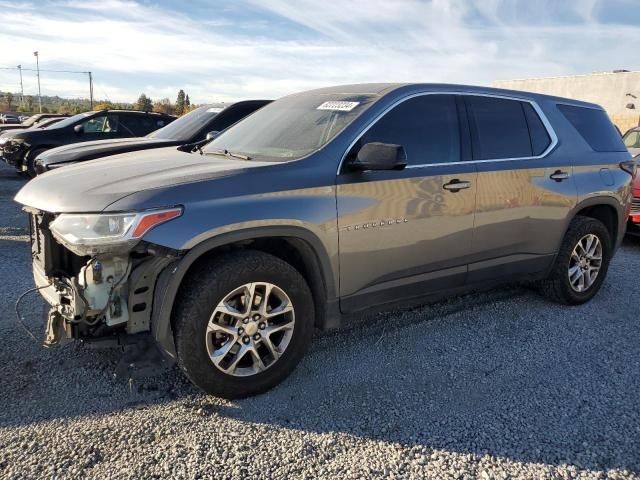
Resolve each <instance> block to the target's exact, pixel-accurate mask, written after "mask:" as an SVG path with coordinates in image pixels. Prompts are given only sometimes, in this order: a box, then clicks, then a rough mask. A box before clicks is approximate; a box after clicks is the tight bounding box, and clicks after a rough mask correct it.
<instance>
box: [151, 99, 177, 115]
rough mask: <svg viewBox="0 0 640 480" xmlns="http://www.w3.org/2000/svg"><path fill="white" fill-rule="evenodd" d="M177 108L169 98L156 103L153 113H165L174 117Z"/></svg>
mask: <svg viewBox="0 0 640 480" xmlns="http://www.w3.org/2000/svg"><path fill="white" fill-rule="evenodd" d="M175 110H176V107H175V106H174V105H173V103H171V100H169V99H168V98H163V99H162V100H160V101H158V102H155V103H154V104H153V111H154V112H158V113H164V114H166V115H173V114H174V113H175Z"/></svg>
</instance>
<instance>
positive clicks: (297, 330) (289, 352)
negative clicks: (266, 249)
mask: <svg viewBox="0 0 640 480" xmlns="http://www.w3.org/2000/svg"><path fill="white" fill-rule="evenodd" d="M259 282H265V285H266V284H272V285H273V286H274V288H273V290H272V292H276V291H278V292H279V293H284V295H285V296H287V297H288V300H290V301H289V304H290V305H292V306H293V310H292V315H293V317H291V316H289V317H287V318H289V319H290V318H294V321H293V328H292V330H291V332H289V331H288V330H287V333H286V334H283V335H282V339H283V340H281V342H283V341H284V338H285V337H286V336H287V335H288V344H287V345H286V346H285V347H284V350H283V351H281V352H278V356H279V358H277V359H274V358H275V357H276V355H275V354H274V355H273V356H271V355H270V353H268V354H267V355H266V356H265V357H264V358H265V361H264V362H262V360H261V362H262V365H260V367H264V365H268V366H267V367H266V369H263V370H261V371H258V372H257V373H253V374H250V375H248V376H236V375H239V373H238V372H240V371H245V370H247V369H250V368H253V367H245V368H240V367H237V368H236V370H235V374H230V373H225V371H223V370H222V369H221V367H219V366H216V365H215V364H214V362H213V360H212V358H217V359H222V360H219V362H220V364H221V365H225V364H232V363H233V361H232V360H235V359H237V358H238V357H240V352H241V350H240V349H241V348H242V343H243V342H244V341H246V340H247V338H246V337H247V336H248V335H246V333H247V332H250V335H251V336H252V339H253V338H255V333H253V332H254V330H250V327H252V328H253V329H255V328H257V325H259V324H258V323H257V322H253V320H251V322H250V323H249V324H245V325H243V324H242V322H245V321H246V320H247V319H246V318H244V319H243V318H238V319H236V318H234V317H231V316H224V314H222V316H219V317H216V316H217V315H218V314H219V309H220V305H222V303H221V302H222V301H223V300H225V299H227V298H229V295H230V292H234V291H236V290H237V289H239V288H240V287H242V286H245V285H247V284H253V285H256V284H257V285H258V286H255V291H256V292H258V290H259V289H260V288H262V287H261V286H260V283H259ZM243 291H245V290H243ZM264 297H267V298H268V299H269V298H270V297H269V295H264ZM264 297H263V298H264ZM234 298H236V297H234ZM242 298H243V299H244V298H247V296H245V297H242ZM253 298H254V299H258V298H259V297H256V296H255V295H254V297H253ZM277 300H278V301H279V299H277ZM261 302H262V299H260V303H261ZM285 303H286V302H283V303H282V305H284V304H285ZM225 305H226V304H225ZM237 305H239V306H238V310H244V307H243V306H242V305H240V304H237ZM252 308H253V307H252ZM234 311H235V310H234ZM265 311H266V310H265ZM273 311H276V309H275V308H273V309H272V310H271V312H273ZM254 313H255V312H254ZM253 315H254V314H251V315H249V317H252V318H256V317H255V316H253ZM286 315H290V314H289V313H287V314H286ZM243 316H244V315H243ZM256 316H257V314H256ZM284 316H285V314H282V315H280V317H279V320H273V319H270V320H269V323H268V326H266V327H265V325H266V323H265V322H262V325H261V326H260V328H266V330H263V331H262V333H263V335H264V338H262V339H261V340H259V341H256V342H253V341H252V339H250V341H251V344H250V345H245V346H246V347H247V348H248V347H255V350H254V352H258V351H260V352H261V353H264V352H265V351H267V350H268V349H267V347H266V345H267V342H269V345H271V343H270V342H271V339H272V338H273V336H268V335H267V333H266V332H267V331H268V329H269V328H274V327H273V326H272V325H273V323H271V322H272V321H282V322H284V323H286V322H288V321H289V320H287V319H284V320H282V318H284ZM211 318H223V319H224V320H221V321H220V322H221V323H222V322H226V321H227V320H226V319H227V318H228V319H229V322H230V323H231V322H237V323H236V324H235V326H234V327H230V326H226V327H227V328H229V329H232V330H233V331H234V332H237V331H238V330H237V328H238V327H246V328H247V332H245V335H244V336H241V335H239V336H238V337H237V341H236V342H235V345H234V346H233V347H231V352H230V353H229V354H226V355H218V356H214V355H213V354H212V355H211V356H210V353H209V352H210V351H211V350H210V349H214V348H215V345H214V342H216V341H220V338H219V337H218V338H216V337H215V335H220V336H221V337H222V338H223V339H224V338H227V340H226V341H229V342H232V341H234V338H233V337H230V336H228V335H225V333H219V332H218V333H214V334H211V333H207V332H208V328H209V327H210V326H211V324H210V319H211ZM265 318H266V315H265ZM251 324H253V325H251ZM276 326H277V325H276ZM313 326H314V304H313V297H312V295H311V291H310V290H309V287H308V285H307V283H306V281H305V280H304V278H303V277H302V275H301V274H300V273H299V272H298V271H297V270H296V269H295V268H293V267H292V266H291V265H289V264H288V263H286V262H284V261H283V260H281V259H279V258H277V257H275V256H273V255H269V254H267V253H263V252H258V251H253V250H243V251H237V252H233V253H229V254H225V255H223V256H220V257H217V258H213V259H211V260H209V261H207V262H204V263H202V264H201V265H198V266H197V268H196V269H195V271H193V272H190V273H189V276H188V278H187V279H186V280H185V282H184V284H183V286H182V287H181V288H180V291H179V293H178V298H177V299H176V307H175V309H174V312H173V327H174V336H175V344H176V352H177V357H178V365H179V367H180V368H181V369H182V371H183V372H184V373H185V375H186V376H187V377H188V378H189V379H190V380H191V381H192V382H193V383H194V384H195V385H196V386H198V387H200V388H201V389H202V390H204V391H205V392H207V393H209V394H213V395H217V396H220V397H224V398H228V399H233V398H242V397H247V396H251V395H256V394H259V393H262V392H265V391H267V390H269V389H271V388H273V387H274V386H275V385H277V384H278V383H280V382H281V381H283V380H284V379H285V378H286V377H287V376H288V375H289V374H290V373H291V372H292V371H293V370H294V368H295V367H296V365H297V364H298V362H299V361H300V359H301V358H302V356H303V355H304V353H305V351H306V349H307V346H308V345H309V342H310V341H311V337H312V334H313ZM256 333H260V331H257V332H256ZM234 335H235V334H234ZM272 335H276V336H277V335H278V334H277V333H274V334H272ZM226 341H225V342H224V343H223V345H222V347H220V350H215V351H221V350H223V349H224V348H226V347H225V345H228V344H227V343H226ZM236 345H237V346H236ZM281 345H282V343H281ZM234 348H238V353H236V354H233V350H234ZM268 351H269V352H272V351H273V350H268ZM227 358H229V360H226V359H227ZM254 358H255V357H254V356H253V353H252V352H249V359H247V358H246V355H245V357H244V358H243V359H242V361H241V362H240V363H239V365H244V364H246V363H247V362H254ZM267 359H268V360H269V361H271V359H274V360H273V361H272V363H268V364H267V363H266V360H267ZM254 366H255V362H254ZM231 371H232V369H230V370H229V372H231Z"/></svg>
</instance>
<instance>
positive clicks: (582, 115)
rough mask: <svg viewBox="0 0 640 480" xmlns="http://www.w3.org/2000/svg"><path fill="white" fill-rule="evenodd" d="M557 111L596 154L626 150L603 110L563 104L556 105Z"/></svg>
mask: <svg viewBox="0 0 640 480" xmlns="http://www.w3.org/2000/svg"><path fill="white" fill-rule="evenodd" d="M558 109H559V110H560V111H561V112H562V114H563V115H564V116H565V118H566V119H567V120H569V123H571V125H573V127H574V128H575V129H576V130H577V131H578V133H579V134H580V136H581V137H582V138H584V140H585V141H586V142H587V143H588V144H589V145H590V146H591V148H592V149H593V150H595V151H596V152H624V151H625V150H626V147H625V146H624V143H623V142H622V139H621V138H620V135H619V134H618V131H617V130H616V128H615V127H614V126H613V123H611V120H609V117H608V116H607V114H606V112H605V111H604V110H600V109H598V108H589V107H578V106H575V105H564V104H558Z"/></svg>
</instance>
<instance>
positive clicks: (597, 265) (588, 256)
mask: <svg viewBox="0 0 640 480" xmlns="http://www.w3.org/2000/svg"><path fill="white" fill-rule="evenodd" d="M601 267H602V242H600V239H599V238H598V237H597V236H596V235H594V234H592V233H590V234H588V235H585V236H584V237H582V238H581V239H580V240H579V241H578V243H577V244H576V246H575V247H574V249H573V251H572V252H571V258H570V260H569V270H568V272H567V273H568V275H569V284H570V285H571V288H572V289H573V290H574V291H576V292H578V293H583V292H585V291H586V290H588V289H589V288H590V287H591V286H592V285H593V284H594V282H595V281H596V278H597V277H598V273H600V269H601Z"/></svg>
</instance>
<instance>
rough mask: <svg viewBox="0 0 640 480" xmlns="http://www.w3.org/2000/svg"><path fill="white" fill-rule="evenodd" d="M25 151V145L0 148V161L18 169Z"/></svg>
mask: <svg viewBox="0 0 640 480" xmlns="http://www.w3.org/2000/svg"><path fill="white" fill-rule="evenodd" d="M25 151H26V146H25V144H23V143H22V144H18V145H7V144H5V145H4V146H3V147H1V148H0V159H2V161H4V162H5V163H8V164H9V165H12V166H14V167H16V168H20V167H21V166H22V163H23V158H24V154H25Z"/></svg>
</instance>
